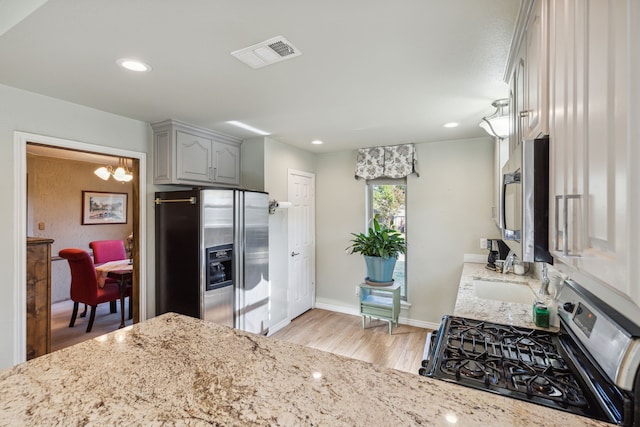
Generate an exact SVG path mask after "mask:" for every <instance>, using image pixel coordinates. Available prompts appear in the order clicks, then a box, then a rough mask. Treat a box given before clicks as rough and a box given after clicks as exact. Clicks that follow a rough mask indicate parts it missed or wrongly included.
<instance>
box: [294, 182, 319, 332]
mask: <svg viewBox="0 0 640 427" xmlns="http://www.w3.org/2000/svg"><path fill="white" fill-rule="evenodd" d="M291 175H302V176H305V177H307V178H311V185H312V187H313V198H312V199H311V200H312V204H313V206H311V212H312V215H311V227H312V228H313V230H312V235H313V246H312V252H313V253H312V254H310V255H309V257H310V259H311V280H312V286H311V288H312V289H311V308H315V306H316V174H315V173H311V172H304V171H299V170H295V169H287V199H288V200H291V194H290V193H289V188H290V185H291ZM291 223H292V221H291V216H288V221H287V236H288V237H287V301H290V300H291V298H290V297H291V295H290V291H291V282H292V280H291V257H290V256H289V254H290V253H291V251H292V250H293V245H292V244H291V239H292V233H291V229H292V227H291ZM287 318H288V319H289V321H291V306H290V305H289V304H287Z"/></svg>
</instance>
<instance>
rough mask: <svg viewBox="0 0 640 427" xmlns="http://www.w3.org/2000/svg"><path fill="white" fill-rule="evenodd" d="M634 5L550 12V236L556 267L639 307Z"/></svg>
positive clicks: (617, 0)
mask: <svg viewBox="0 0 640 427" xmlns="http://www.w3.org/2000/svg"><path fill="white" fill-rule="evenodd" d="M633 3H634V1H633V0H627V1H623V0H584V1H575V0H556V1H553V2H551V3H550V5H551V13H550V15H549V16H550V28H549V36H550V50H549V64H550V70H551V76H550V111H549V112H550V124H549V127H550V141H551V153H550V163H551V164H550V169H551V177H550V193H551V194H550V212H549V221H550V224H549V226H550V227H549V229H550V234H551V235H550V245H551V250H552V254H553V256H554V258H556V260H559V261H561V262H562V263H563V264H565V265H568V266H571V268H573V269H575V270H576V271H578V272H579V273H580V274H584V275H586V276H588V277H592V278H595V279H596V281H597V282H600V283H604V284H606V285H608V286H610V287H612V288H613V289H616V290H617V291H619V292H621V293H622V294H624V295H626V296H629V297H631V299H632V300H634V301H635V302H636V303H640V298H639V292H638V285H637V283H636V280H631V278H632V277H633V275H632V274H630V272H631V270H632V269H633V268H636V267H633V266H632V265H631V264H636V261H635V260H634V261H632V260H631V258H630V256H629V255H630V254H633V253H635V254H636V255H637V253H638V251H637V248H636V249H634V248H635V246H636V245H637V244H636V243H635V242H633V241H632V239H630V238H629V232H630V231H632V230H637V228H638V224H639V223H640V216H639V215H638V208H637V206H636V205H637V203H638V200H637V199H638V196H637V195H636V194H635V193H634V192H633V191H634V190H633V189H634V188H637V187H635V186H630V183H631V182H632V179H633V178H634V177H636V174H637V169H638V166H639V165H638V162H637V160H638V159H637V158H636V159H635V162H634V161H633V159H630V157H629V153H631V152H632V150H633V147H634V146H635V145H636V144H637V130H636V136H635V137H633V135H632V127H630V126H629V124H630V120H631V115H630V114H631V109H630V102H633V101H631V99H630V97H631V96H632V95H630V94H629V90H630V84H631V79H630V76H631V74H630V71H631V70H632V69H633V68H632V66H631V64H632V61H631V57H630V55H629V52H632V51H631V50H630V47H631V46H630V43H632V44H633V43H635V48H636V50H635V52H636V55H637V47H638V42H637V40H634V39H633V37H632V28H633V25H632V26H631V27H630V26H629V22H630V20H628V11H629V10H631V9H632V8H633V7H636V8H637V6H634V5H633ZM637 17H638V16H637V13H636V15H635V18H636V22H635V23H634V25H636V26H637V25H638V22H637ZM636 71H637V70H636ZM637 92H638V91H637V88H636V93H635V97H636V98H637V96H638V93H637ZM637 120H638V119H637V117H635V118H634V120H633V121H635V122H637ZM636 181H637V177H636ZM634 209H635V210H634ZM632 214H633V215H632ZM634 251H635V252H634Z"/></svg>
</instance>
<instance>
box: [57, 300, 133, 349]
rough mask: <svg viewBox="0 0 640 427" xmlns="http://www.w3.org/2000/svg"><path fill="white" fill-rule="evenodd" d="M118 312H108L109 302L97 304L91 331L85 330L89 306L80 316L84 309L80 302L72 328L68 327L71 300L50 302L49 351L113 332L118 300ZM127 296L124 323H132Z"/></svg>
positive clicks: (117, 319) (117, 322)
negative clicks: (85, 312) (84, 314)
mask: <svg viewBox="0 0 640 427" xmlns="http://www.w3.org/2000/svg"><path fill="white" fill-rule="evenodd" d="M117 306H118V312H117V313H109V304H108V303H105V304H99V305H98V308H97V309H96V318H95V320H94V322H93V328H91V332H89V333H87V332H85V331H86V330H87V323H89V313H90V312H91V308H89V310H87V316H86V317H80V313H81V312H82V310H84V304H80V308H79V309H78V317H77V318H76V323H75V325H74V327H73V328H70V327H69V320H71V312H72V311H73V301H71V300H67V301H62V302H57V303H54V304H51V351H56V350H60V349H61V348H65V347H69V346H70V345H73V344H77V343H79V342H82V341H85V340H88V339H91V338H95V337H97V336H99V335H103V334H106V333H107V332H113V331H115V330H117V329H118V326H120V302H119V301H118V304H117ZM128 310H129V298H126V299H125V312H124V313H125V325H127V326H129V325H131V324H132V322H133V321H132V320H129V318H128V317H129V316H128V314H129V311H128Z"/></svg>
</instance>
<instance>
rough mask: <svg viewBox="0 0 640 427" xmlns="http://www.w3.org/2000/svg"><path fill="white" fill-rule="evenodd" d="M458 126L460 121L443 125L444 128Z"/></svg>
mask: <svg viewBox="0 0 640 427" xmlns="http://www.w3.org/2000/svg"><path fill="white" fill-rule="evenodd" d="M458 126H460V123H458V122H449V123H445V124H443V125H442V127H444V128H457V127H458Z"/></svg>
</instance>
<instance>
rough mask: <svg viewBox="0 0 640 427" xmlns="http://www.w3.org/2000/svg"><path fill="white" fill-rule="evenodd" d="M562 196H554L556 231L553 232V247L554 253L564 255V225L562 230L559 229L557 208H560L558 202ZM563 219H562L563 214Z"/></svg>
mask: <svg viewBox="0 0 640 427" xmlns="http://www.w3.org/2000/svg"><path fill="white" fill-rule="evenodd" d="M563 199H564V196H563V195H559V196H558V195H556V206H555V220H556V223H555V226H556V229H555V230H554V232H555V246H554V250H555V251H556V252H562V253H563V254H564V253H565V250H564V245H565V240H564V238H565V225H564V224H563V225H562V229H561V228H560V212H559V209H558V208H559V207H560V200H563ZM563 218H564V214H563ZM560 240H562V247H560Z"/></svg>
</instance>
